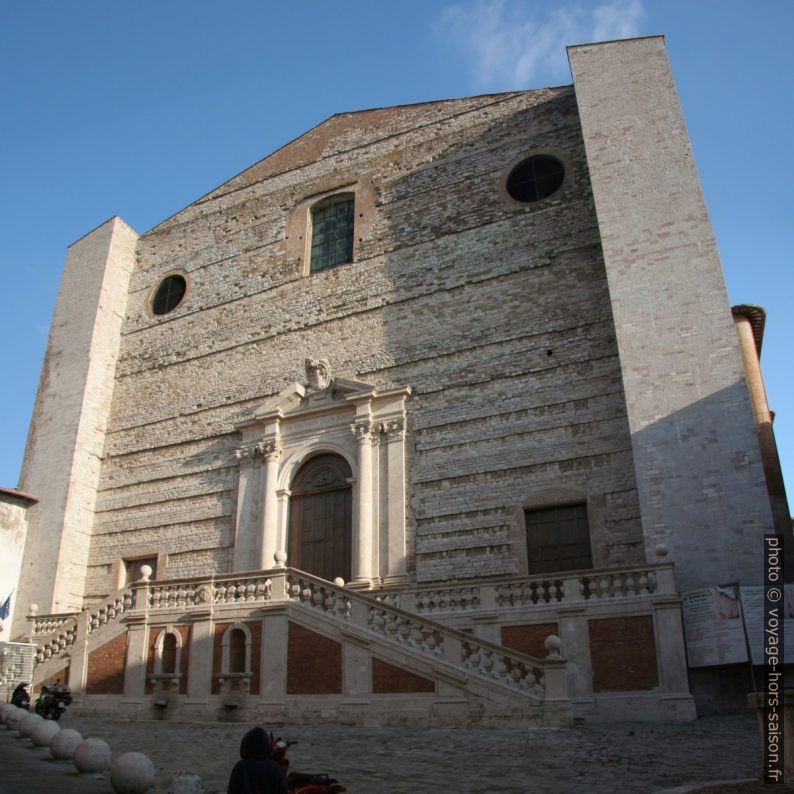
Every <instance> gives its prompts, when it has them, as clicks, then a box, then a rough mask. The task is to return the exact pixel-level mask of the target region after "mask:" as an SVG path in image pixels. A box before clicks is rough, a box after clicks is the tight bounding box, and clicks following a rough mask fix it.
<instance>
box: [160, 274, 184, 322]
mask: <svg viewBox="0 0 794 794" xmlns="http://www.w3.org/2000/svg"><path fill="white" fill-rule="evenodd" d="M186 291H187V282H186V281H185V279H184V278H183V277H182V276H179V275H173V276H167V277H166V278H164V279H163V281H162V283H161V284H160V286H159V287H158V288H157V291H156V292H155V293H154V298H153V299H152V312H153V313H154V314H158V315H159V314H168V313H169V312H172V311H173V310H174V309H176V307H177V306H179V304H180V303H182V298H184V297H185V292H186Z"/></svg>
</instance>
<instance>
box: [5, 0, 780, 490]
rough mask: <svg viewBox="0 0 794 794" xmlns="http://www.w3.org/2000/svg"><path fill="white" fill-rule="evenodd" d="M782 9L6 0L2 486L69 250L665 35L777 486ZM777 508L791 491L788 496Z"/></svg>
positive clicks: (646, 1) (20, 434)
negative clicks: (750, 335) (367, 122)
mask: <svg viewBox="0 0 794 794" xmlns="http://www.w3.org/2000/svg"><path fill="white" fill-rule="evenodd" d="M793 29H794V3H793V2H789V0H758V1H757V2H755V3H748V2H746V0H744V1H743V2H735V1H734V0H699V1H698V0H688V1H687V2H679V1H678V0H656V2H652V0H601V1H600V2H599V0H595V1H593V2H568V0H561V1H560V2H553V3H552V2H530V1H529V0H526V1H521V0H513V1H511V0H503V2H499V0H484V2H457V3H455V2H444V1H443V0H436V1H435V2H432V1H431V0H423V2H415V0H401V2H399V3H391V2H379V1H378V0H368V2H360V1H359V0H349V1H348V2H337V3H325V2H314V1H310V0H293V1H292V2H289V3H286V2H283V3H277V2H265V1H264V0H260V1H259V2H254V1H253V0H227V2H224V3H220V2H215V3H211V2H205V1H204V0H157V1H156V2H153V1H151V0H136V2H127V3H109V2H95V1H94V0H81V1H78V0H72V2H59V1H58V0H52V1H51V2H41V1H40V0H24V1H23V0H4V2H3V3H2V6H0V91H2V95H1V97H0V98H1V100H2V105H0V107H2V118H3V124H2V129H3V136H2V146H0V166H1V167H0V202H2V204H1V206H2V212H0V235H2V247H1V248H0V275H1V276H2V283H3V284H4V289H3V290H2V291H1V292H2V294H0V302H1V303H0V323H1V324H2V326H1V327H0V334H1V335H2V336H1V338H2V350H3V367H2V372H3V376H4V378H3V379H4V388H3V389H2V390H1V391H0V401H2V402H1V404H0V407H1V408H2V414H1V415H2V432H3V444H2V446H1V447H0V486H4V487H14V486H15V485H16V483H17V479H18V475H19V468H20V465H21V460H22V454H23V451H24V444H25V437H26V433H27V426H28V423H29V420H30V414H31V411H32V407H33V401H34V398H35V392H36V387H37V382H38V375H39V369H40V367H41V362H42V358H43V355H44V348H45V345H46V340H47V332H48V327H49V322H50V318H51V315H52V309H53V305H54V301H55V296H56V293H57V289H58V282H59V279H60V273H61V268H62V266H63V261H64V256H65V252H66V247H67V246H68V245H69V244H70V243H72V242H74V240H76V239H77V238H79V237H81V236H82V235H83V234H85V233H86V232H88V231H90V230H91V229H93V228H95V227H96V226H97V225H99V224H100V223H102V222H103V221H105V220H106V219H107V218H109V217H110V216H112V215H120V216H121V217H122V218H124V220H125V221H127V223H129V224H130V225H131V226H132V227H133V228H134V229H136V230H137V231H138V232H145V231H146V230H148V229H150V228H151V227H152V226H155V225H156V224H157V223H159V222H160V221H162V220H164V219H165V218H166V217H168V216H169V215H171V214H173V213H174V212H176V211H178V210H179V209H181V208H182V207H184V206H185V205H187V204H188V203H190V202H191V201H193V200H194V199H196V198H198V197H199V196H201V195H203V194H204V193H206V192H207V191H209V190H210V189H212V188H213V187H215V186H217V185H219V184H220V183H222V182H224V181H225V180H226V179H228V178H229V177H231V176H232V175H234V174H236V173H238V172H239V171H241V170H242V169H244V168H246V167H247V166H249V165H251V164H252V163H254V162H256V161H257V160H259V159H261V158H262V157H264V156H265V155H267V154H268V153H269V152H271V151H273V150H274V149H276V148H278V147H279V146H282V145H283V144H284V143H286V142H287V141H289V140H291V139H292V138H294V137H296V136H297V135H300V134H301V133H302V132H304V131H305V130H307V129H309V128H310V127H312V126H313V125H314V124H317V123H318V122H320V121H322V120H323V119H324V118H326V117H327V116H329V115H332V114H333V113H336V112H340V111H349V110H359V109H363V108H369V107H378V106H383V105H395V104H402V103H408V102H420V101H424V100H432V99H442V98H447V97H455V96H465V95H469V94H476V93H485V92H492V91H507V90H512V89H520V88H534V87H540V86H546V85H559V84H564V83H569V82H570V73H569V71H568V67H567V61H566V57H565V51H564V47H565V45H566V44H577V43H583V42H587V41H595V40H603V39H609V38H620V37H624V36H634V35H651V34H664V35H665V36H666V40H667V46H668V51H669V55H670V60H671V63H672V68H673V73H674V76H675V79H676V83H677V86H678V91H679V95H680V98H681V102H682V105H683V108H684V115H685V117H686V120H687V125H688V129H689V134H690V137H691V138H692V142H693V146H694V151H695V159H696V162H697V165H698V169H699V171H700V175H701V179H702V182H703V188H704V193H705V197H706V204H707V207H708V209H709V213H710V215H711V219H712V222H713V224H714V228H715V232H716V236H717V242H718V245H719V248H720V253H721V256H722V261H723V267H724V270H725V276H726V282H727V287H728V293H729V298H730V301H731V302H732V303H734V304H736V303H756V304H760V305H761V306H763V307H764V308H765V309H766V310H767V312H768V318H767V328H766V335H765V340H764V348H763V355H762V366H763V369H764V376H765V379H766V384H767V391H768V395H769V402H770V405H771V407H772V408H773V410H775V411H776V412H777V421H776V425H775V427H776V432H777V437H778V445H779V447H780V451H781V456H782V459H783V467H784V473H786V475H787V480H788V484H789V485H791V484H792V482H794V480H792V477H794V397H792V374H791V373H792V366H791V363H790V362H791V355H790V350H789V342H790V339H791V329H792V323H793V322H794V317H792V315H794V306H792V299H791V296H792V292H793V290H792V287H794V275H792V268H791V264H790V263H791V259H792V251H794V239H792V238H793V237H794V234H793V233H792V227H793V226H794V224H792V223H791V221H792V198H791V197H792V188H791V185H792V183H793V182H794V179H793V178H792V177H794V173H792V172H793V171H794V168H792V164H793V161H794V154H793V151H794V150H793V148H792V145H791V139H792V114H793V113H794V110H792V107H793V106H794V103H792V89H791V81H792V76H794V55H793V54H792V52H793V50H794V48H792V46H791V41H790V35H791V31H792V30H793ZM789 491H790V493H792V494H793V496H794V492H792V491H791V488H789Z"/></svg>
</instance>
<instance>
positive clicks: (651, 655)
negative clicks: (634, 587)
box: [588, 615, 659, 692]
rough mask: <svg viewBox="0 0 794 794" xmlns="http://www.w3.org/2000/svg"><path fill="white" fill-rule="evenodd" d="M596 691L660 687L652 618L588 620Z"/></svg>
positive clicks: (640, 616)
mask: <svg viewBox="0 0 794 794" xmlns="http://www.w3.org/2000/svg"><path fill="white" fill-rule="evenodd" d="M588 627H589V630H590V658H591V660H592V669H593V692H633V691H640V690H644V689H653V688H654V687H655V686H658V685H659V673H658V670H657V666H656V640H655V639H654V633H653V618H652V617H651V616H650V615H638V616H635V617H626V618H599V619H598V620H590V621H588Z"/></svg>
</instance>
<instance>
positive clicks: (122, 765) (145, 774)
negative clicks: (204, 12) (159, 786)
mask: <svg viewBox="0 0 794 794" xmlns="http://www.w3.org/2000/svg"><path fill="white" fill-rule="evenodd" d="M154 778H155V775H154V764H153V763H152V761H151V759H150V758H149V756H147V755H144V754H143V753H124V755H122V756H119V757H118V758H117V759H116V760H115V761H114V762H113V765H112V766H111V767H110V785H111V786H113V791H115V792H116V794H146V792H147V791H148V790H149V789H150V788H152V786H154Z"/></svg>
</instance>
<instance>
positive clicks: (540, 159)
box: [507, 154, 565, 204]
mask: <svg viewBox="0 0 794 794" xmlns="http://www.w3.org/2000/svg"><path fill="white" fill-rule="evenodd" d="M564 179H565V166H564V165H563V164H562V163H561V162H560V161H559V160H558V159H557V158H556V157H552V156H551V155H548V154H536V155H534V156H533V157H527V159H526V160H522V161H521V162H520V163H519V164H518V165H517V166H516V167H515V168H514V169H513V170H512V171H511V172H510V175H509V176H508V177H507V192H508V193H509V194H510V197H511V198H514V199H515V200H516V201H521V202H523V203H525V204H528V203H530V202H533V201H540V200H541V199H545V198H548V197H549V196H551V195H552V193H556V192H557V190H559V189H560V186H561V185H562V182H563V180H564Z"/></svg>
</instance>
